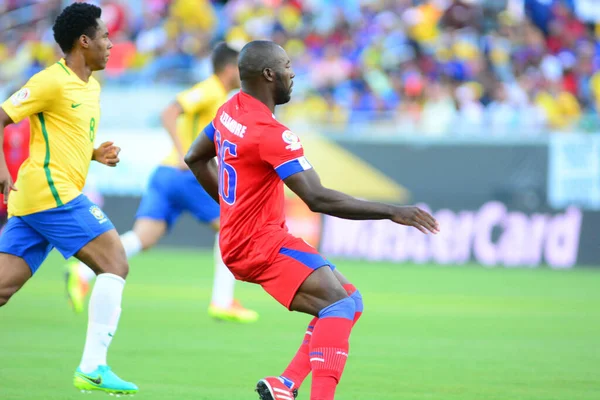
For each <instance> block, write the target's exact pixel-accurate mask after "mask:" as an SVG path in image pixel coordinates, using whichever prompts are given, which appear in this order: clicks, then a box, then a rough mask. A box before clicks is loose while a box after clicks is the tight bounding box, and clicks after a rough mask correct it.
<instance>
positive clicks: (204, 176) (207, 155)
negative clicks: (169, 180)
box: [184, 133, 219, 203]
mask: <svg viewBox="0 0 600 400" xmlns="http://www.w3.org/2000/svg"><path fill="white" fill-rule="evenodd" d="M216 156H217V153H216V150H215V144H214V143H213V142H212V140H210V139H209V137H208V136H206V135H205V134H204V133H201V134H200V135H198V137H197V138H196V140H194V143H192V146H191V147H190V150H189V151H188V153H187V154H186V156H185V158H184V161H185V163H186V164H187V166H188V167H189V168H190V170H191V171H192V172H193V173H194V176H196V179H197V180H198V182H200V184H201V185H202V187H203V188H204V190H206V192H207V193H208V194H210V196H211V197H212V198H213V199H214V200H215V201H216V202H217V203H218V202H219V180H218V167H217V163H216V162H215V157H216Z"/></svg>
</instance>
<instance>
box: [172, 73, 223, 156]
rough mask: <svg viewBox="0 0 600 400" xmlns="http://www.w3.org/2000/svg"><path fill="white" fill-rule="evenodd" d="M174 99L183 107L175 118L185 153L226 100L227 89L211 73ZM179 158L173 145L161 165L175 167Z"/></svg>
mask: <svg viewBox="0 0 600 400" xmlns="http://www.w3.org/2000/svg"><path fill="white" fill-rule="evenodd" d="M176 99H177V102H178V103H179V104H180V105H181V108H182V109H183V114H181V115H180V116H179V117H178V118H177V136H178V137H179V140H180V141H181V146H182V150H183V155H185V154H186V153H187V151H188V150H189V149H190V147H191V146H192V143H193V142H194V140H196V138H197V137H198V135H199V134H200V132H202V130H203V129H204V128H205V127H206V125H208V124H210V122H211V121H212V120H213V118H214V117H215V115H217V110H218V109H219V107H221V106H222V105H223V103H225V102H226V101H227V91H226V90H225V87H224V86H223V84H222V83H221V81H220V80H219V78H218V77H217V76H216V75H213V76H211V77H210V78H208V79H206V80H204V81H202V82H200V83H198V84H196V85H195V86H194V87H192V88H191V89H188V90H185V91H183V92H181V93H179V94H178V95H177V97H176ZM179 160H181V156H180V155H179V153H178V152H177V149H176V148H175V146H173V150H172V151H171V154H169V156H168V157H167V158H166V159H165V160H164V161H163V165H166V166H170V167H177V166H178V165H179Z"/></svg>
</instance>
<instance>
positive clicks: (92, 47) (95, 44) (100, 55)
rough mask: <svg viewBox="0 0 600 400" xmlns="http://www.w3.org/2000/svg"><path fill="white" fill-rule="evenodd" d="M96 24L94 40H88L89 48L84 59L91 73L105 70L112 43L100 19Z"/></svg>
mask: <svg viewBox="0 0 600 400" xmlns="http://www.w3.org/2000/svg"><path fill="white" fill-rule="evenodd" d="M97 22H98V29H96V35H95V36H94V38H93V39H92V38H90V40H89V47H88V49H87V50H88V54H87V57H86V58H87V62H88V65H89V66H90V67H91V69H92V71H98V70H101V69H104V68H106V63H107V62H108V58H109V56H110V49H112V47H113V44H112V42H111V41H110V39H109V38H108V29H107V28H106V24H105V23H104V21H102V20H101V19H98V20H97Z"/></svg>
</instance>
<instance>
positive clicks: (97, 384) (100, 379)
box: [73, 365, 139, 394]
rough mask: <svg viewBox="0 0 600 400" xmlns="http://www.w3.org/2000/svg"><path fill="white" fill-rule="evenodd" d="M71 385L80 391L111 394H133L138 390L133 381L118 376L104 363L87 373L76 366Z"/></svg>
mask: <svg viewBox="0 0 600 400" xmlns="http://www.w3.org/2000/svg"><path fill="white" fill-rule="evenodd" d="M73 385H75V387H76V388H77V389H79V390H81V391H91V390H99V391H102V392H105V393H111V394H135V393H137V392H138V391H139V389H138V387H137V386H136V385H135V384H134V383H131V382H126V381H124V380H123V379H121V378H119V377H118V376H117V375H116V374H115V373H114V372H112V371H111V370H110V367H109V366H106V365H100V366H99V367H98V368H96V370H95V371H94V372H91V373H89V374H84V373H83V372H82V371H81V369H79V368H77V370H76V371H75V376H74V377H73Z"/></svg>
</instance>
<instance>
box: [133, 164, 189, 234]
mask: <svg viewBox="0 0 600 400" xmlns="http://www.w3.org/2000/svg"><path fill="white" fill-rule="evenodd" d="M178 172H179V171H177V170H176V169H175V168H171V167H163V166H161V167H158V168H156V170H155V171H154V173H153V174H152V176H151V178H150V182H148V189H147V190H146V192H145V193H144V195H143V196H142V200H141V202H140V205H139V207H138V210H137V212H136V215H135V218H136V221H137V220H139V219H148V220H153V221H162V222H164V223H165V224H166V226H167V229H168V228H170V227H171V226H172V225H173V224H174V223H175V221H176V220H177V217H179V215H180V214H181V209H180V208H179V207H178V206H177V204H175V203H174V202H173V200H172V198H173V196H174V195H175V194H176V193H177V188H176V187H175V186H176V185H177V180H178V175H177V174H178Z"/></svg>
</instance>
